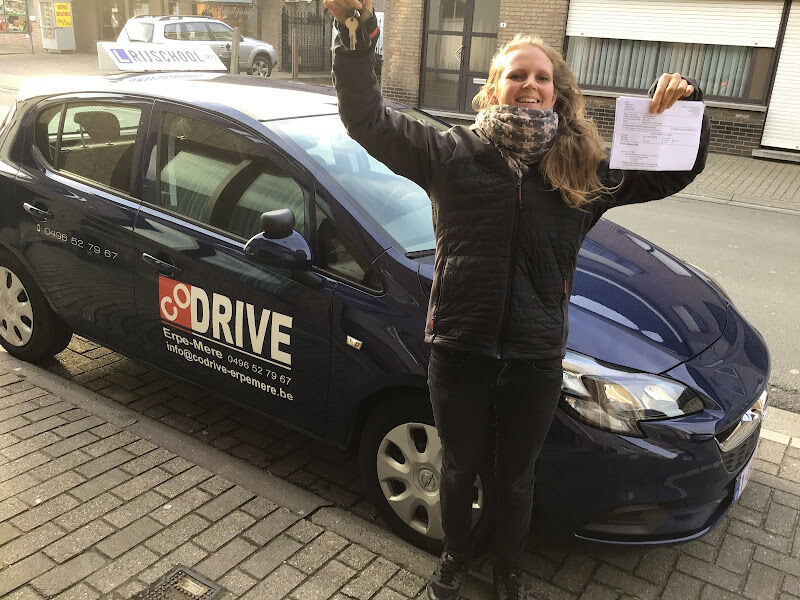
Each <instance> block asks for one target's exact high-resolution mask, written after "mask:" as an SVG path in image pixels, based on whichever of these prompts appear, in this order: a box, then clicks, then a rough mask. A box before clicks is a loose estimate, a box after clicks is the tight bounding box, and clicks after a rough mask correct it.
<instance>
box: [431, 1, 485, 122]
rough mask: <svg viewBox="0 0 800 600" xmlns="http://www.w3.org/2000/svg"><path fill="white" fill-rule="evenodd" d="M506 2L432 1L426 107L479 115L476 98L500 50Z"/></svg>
mask: <svg viewBox="0 0 800 600" xmlns="http://www.w3.org/2000/svg"><path fill="white" fill-rule="evenodd" d="M499 16H500V0H430V1H429V2H428V3H427V14H426V28H425V31H426V35H425V40H424V48H423V56H424V68H423V70H422V106H423V107H424V108H432V109H439V110H451V111H453V112H460V113H474V112H475V111H474V110H472V106H471V104H472V98H473V97H474V96H475V94H477V93H478V90H479V89H480V87H481V85H483V83H484V81H485V80H486V77H487V76H488V74H489V63H490V61H491V60H492V56H493V55H494V53H495V50H496V49H497V24H498V19H499Z"/></svg>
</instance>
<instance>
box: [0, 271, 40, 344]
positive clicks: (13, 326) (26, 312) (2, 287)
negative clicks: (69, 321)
mask: <svg viewBox="0 0 800 600" xmlns="http://www.w3.org/2000/svg"><path fill="white" fill-rule="evenodd" d="M32 335H33V308H32V307H31V300H30V297H29V296H28V292H27V290H26V289H25V286H24V285H23V284H22V281H20V279H19V277H17V275H16V274H15V273H14V272H13V271H11V270H10V269H8V268H7V267H0V336H3V339H4V340H5V341H6V342H8V343H9V344H11V345H12V346H18V347H21V346H24V345H25V344H27V343H28V342H29V341H30V339H31V336H32Z"/></svg>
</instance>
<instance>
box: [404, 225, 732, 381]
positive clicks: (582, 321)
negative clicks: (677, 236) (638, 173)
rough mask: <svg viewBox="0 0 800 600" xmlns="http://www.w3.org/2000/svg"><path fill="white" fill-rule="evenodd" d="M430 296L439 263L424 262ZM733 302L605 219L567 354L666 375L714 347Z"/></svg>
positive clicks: (588, 258)
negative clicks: (585, 355) (572, 351)
mask: <svg viewBox="0 0 800 600" xmlns="http://www.w3.org/2000/svg"><path fill="white" fill-rule="evenodd" d="M418 260H419V263H420V268H419V274H420V281H421V283H422V286H423V289H424V290H426V291H427V292H428V293H429V292H430V286H431V279H432V278H433V257H424V258H421V259H418ZM727 306H728V302H727V300H726V298H725V296H724V295H723V294H722V293H721V291H720V290H718V289H716V288H715V287H714V285H713V284H712V283H711V282H710V281H708V280H707V279H706V278H705V277H704V276H702V275H701V274H700V273H699V272H698V271H697V270H696V269H695V268H693V267H692V266H690V265H688V264H687V263H685V262H683V261H681V260H679V259H677V258H675V257H674V256H672V255H671V254H669V253H668V252H666V251H664V250H662V249H661V248H659V247H658V246H656V245H654V244H652V243H650V242H648V241H647V240H645V239H644V238H642V237H641V236H638V235H636V234H635V233H633V232H632V231H629V230H628V229H625V228H624V227H622V226H620V225H617V224H615V223H612V222H610V221H608V220H606V219H601V220H600V221H599V222H598V223H597V225H595V227H594V228H593V229H592V230H591V231H590V232H589V235H588V236H587V237H586V239H585V240H584V243H583V246H582V247H581V250H580V253H579V256H578V266H577V270H576V272H575V281H574V284H573V289H572V297H571V298H570V304H569V337H568V339H567V348H569V349H570V350H574V351H576V352H581V353H583V354H587V355H589V356H593V357H594V358H597V359H599V360H601V361H605V362H609V363H613V364H616V365H621V366H624V367H629V368H631V369H636V370H638V371H645V372H649V373H663V372H664V371H667V370H669V369H671V368H673V367H675V366H676V365H678V364H680V363H683V362H685V361H687V360H689V359H691V358H692V357H694V356H696V355H698V354H699V353H700V352H702V351H703V350H705V349H706V348H708V347H709V346H710V345H711V344H713V343H714V342H715V341H716V340H717V339H718V338H719V337H720V336H721V335H722V331H723V330H724V328H725V322H726V318H727V317H726V315H727Z"/></svg>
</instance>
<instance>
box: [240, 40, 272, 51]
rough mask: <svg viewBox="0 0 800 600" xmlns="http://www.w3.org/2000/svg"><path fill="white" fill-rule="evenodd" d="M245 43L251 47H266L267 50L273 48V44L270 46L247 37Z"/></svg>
mask: <svg viewBox="0 0 800 600" xmlns="http://www.w3.org/2000/svg"><path fill="white" fill-rule="evenodd" d="M244 41H245V43H247V44H249V45H251V46H264V47H265V48H272V44H268V43H267V42H264V41H262V40H257V39H256V38H251V37H245V38H244Z"/></svg>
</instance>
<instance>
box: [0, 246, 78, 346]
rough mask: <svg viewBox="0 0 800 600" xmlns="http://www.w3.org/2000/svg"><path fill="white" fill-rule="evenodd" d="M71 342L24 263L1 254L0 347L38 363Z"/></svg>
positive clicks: (10, 255)
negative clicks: (0, 345)
mask: <svg viewBox="0 0 800 600" xmlns="http://www.w3.org/2000/svg"><path fill="white" fill-rule="evenodd" d="M71 338H72V331H70V329H69V328H68V327H67V326H66V325H65V324H64V322H63V321H62V320H61V319H60V318H59V317H58V316H57V315H56V314H55V313H54V312H53V310H52V309H51V308H50V305H49V304H48V303H47V301H46V300H45V298H44V295H43V294H42V292H41V290H40V289H39V286H37V285H36V283H35V282H34V281H33V278H32V277H31V276H30V274H29V273H28V272H27V271H26V270H25V268H24V267H23V266H22V263H20V262H19V260H17V259H16V258H15V257H14V256H13V255H12V254H10V253H9V252H8V251H7V250H0V344H2V346H3V348H5V349H6V352H8V353H9V354H10V355H12V356H15V357H17V358H20V359H22V360H26V361H29V362H36V361H39V360H42V359H44V358H49V357H51V356H54V355H56V354H58V353H59V352H61V351H62V350H63V349H64V348H66V347H67V344H69V341H70V339H71Z"/></svg>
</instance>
